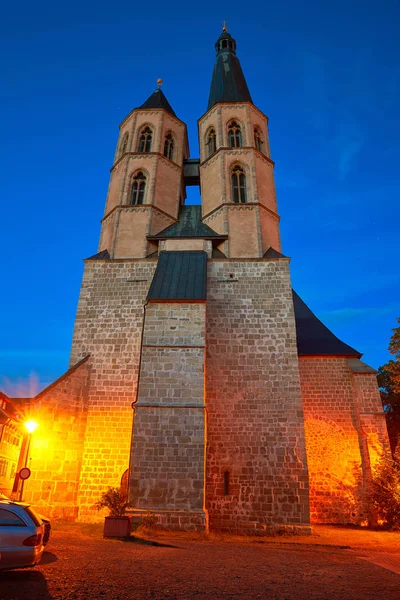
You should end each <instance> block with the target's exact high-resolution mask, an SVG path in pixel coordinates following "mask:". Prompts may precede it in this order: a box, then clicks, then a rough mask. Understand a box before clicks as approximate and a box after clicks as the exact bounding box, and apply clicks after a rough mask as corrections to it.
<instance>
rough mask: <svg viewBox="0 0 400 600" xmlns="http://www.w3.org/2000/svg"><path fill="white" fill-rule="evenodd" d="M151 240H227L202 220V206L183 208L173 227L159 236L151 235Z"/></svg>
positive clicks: (161, 232) (158, 234)
mask: <svg viewBox="0 0 400 600" xmlns="http://www.w3.org/2000/svg"><path fill="white" fill-rule="evenodd" d="M148 237H149V238H151V239H163V238H176V237H184V238H193V237H196V238H207V239H209V238H226V236H221V235H219V234H218V233H216V232H215V231H214V230H213V229H211V227H209V226H208V225H206V224H205V223H203V222H202V220H201V206H200V205H190V204H189V205H188V206H182V207H181V210H180V213H179V220H178V222H177V223H174V224H173V225H169V226H168V227H167V228H166V229H164V230H163V231H160V233H157V235H151V236H150V235H149V236H148Z"/></svg>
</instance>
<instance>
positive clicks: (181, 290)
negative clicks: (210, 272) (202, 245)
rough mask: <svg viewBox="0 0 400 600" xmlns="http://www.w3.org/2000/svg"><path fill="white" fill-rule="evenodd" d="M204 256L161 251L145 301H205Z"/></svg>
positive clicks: (190, 252) (203, 253)
mask: <svg viewBox="0 0 400 600" xmlns="http://www.w3.org/2000/svg"><path fill="white" fill-rule="evenodd" d="M206 290H207V254H206V253H205V252H202V251H197V250H190V251H189V250H188V251H182V252H178V251H174V252H165V251H163V252H160V257H159V259H158V263H157V268H156V272H155V273H154V277H153V281H152V282H151V286H150V290H149V293H148V294H147V300H149V301H152V300H153V301H157V300H164V301H176V300H178V301H179V300H205V299H206Z"/></svg>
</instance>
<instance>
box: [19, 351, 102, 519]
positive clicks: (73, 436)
mask: <svg viewBox="0 0 400 600" xmlns="http://www.w3.org/2000/svg"><path fill="white" fill-rule="evenodd" d="M89 377H90V359H89V360H86V361H83V362H82V363H81V364H79V365H78V366H77V367H76V368H72V369H71V370H70V371H69V372H67V373H66V374H65V375H64V376H63V377H61V378H60V379H59V380H57V381H56V382H55V383H54V384H53V385H51V386H50V387H49V388H47V389H46V390H44V391H43V392H41V393H40V394H39V395H38V396H37V397H36V398H35V399H34V400H33V402H32V407H31V416H32V418H34V419H35V421H36V422H37V423H38V427H37V429H36V430H35V432H34V433H33V434H32V439H31V444H30V452H29V457H30V459H29V462H28V466H29V468H30V469H31V471H32V475H31V477H30V479H28V480H27V481H26V482H25V486H24V495H23V499H24V500H26V501H27V502H32V504H34V505H35V508H37V509H40V512H42V513H43V514H45V515H47V516H50V517H52V518H54V519H62V520H74V519H76V517H77V515H78V482H79V478H80V475H81V467H82V454H83V445H84V436H85V430H86V418H87V401H88V399H87V391H88V383H89Z"/></svg>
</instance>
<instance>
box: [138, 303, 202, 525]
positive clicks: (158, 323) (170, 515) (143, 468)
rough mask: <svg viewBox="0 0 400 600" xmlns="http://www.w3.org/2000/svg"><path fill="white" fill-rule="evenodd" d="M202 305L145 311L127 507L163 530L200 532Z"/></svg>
mask: <svg viewBox="0 0 400 600" xmlns="http://www.w3.org/2000/svg"><path fill="white" fill-rule="evenodd" d="M204 344H205V304H204V303H179V302H178V303H156V302H152V303H150V304H149V305H148V306H147V307H146V316H145V322H144V329H143V345H142V356H141V365H140V377H139V393H138V401H137V404H136V406H135V417H134V431H133V439H132V461H131V478H130V502H131V505H132V506H133V507H134V509H135V510H136V511H138V510H139V511H143V510H144V511H146V510H150V511H155V512H156V514H157V517H158V520H159V523H160V524H161V525H162V526H163V527H166V528H180V527H183V528H196V529H204V528H205V527H206V521H205V514H204V510H203V509H204V443H205V433H204V427H205V423H204Z"/></svg>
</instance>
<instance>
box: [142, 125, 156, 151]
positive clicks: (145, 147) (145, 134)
mask: <svg viewBox="0 0 400 600" xmlns="http://www.w3.org/2000/svg"><path fill="white" fill-rule="evenodd" d="M152 138H153V132H152V131H151V129H150V127H144V129H142V131H141V132H140V137H139V152H151V141H152Z"/></svg>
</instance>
